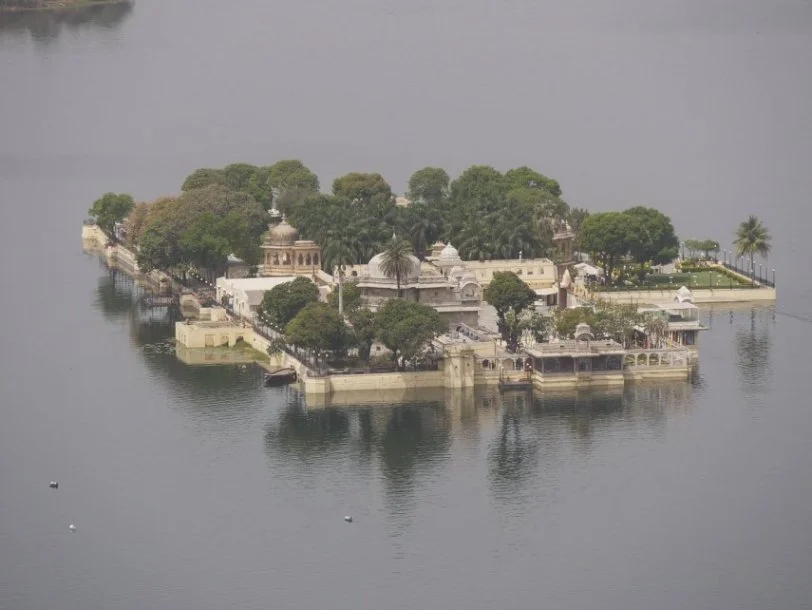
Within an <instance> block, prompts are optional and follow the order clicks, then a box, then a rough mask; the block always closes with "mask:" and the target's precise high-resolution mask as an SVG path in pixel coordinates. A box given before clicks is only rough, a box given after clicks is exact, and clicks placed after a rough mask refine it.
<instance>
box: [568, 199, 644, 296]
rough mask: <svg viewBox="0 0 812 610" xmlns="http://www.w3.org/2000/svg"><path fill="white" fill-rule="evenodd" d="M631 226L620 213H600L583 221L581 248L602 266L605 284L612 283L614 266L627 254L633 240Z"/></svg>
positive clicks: (626, 217)
mask: <svg viewBox="0 0 812 610" xmlns="http://www.w3.org/2000/svg"><path fill="white" fill-rule="evenodd" d="M633 224H634V223H633V222H631V220H630V217H629V216H628V215H626V214H623V213H621V212H601V213H600V214H593V215H591V216H588V217H587V218H586V220H584V224H583V226H582V227H581V235H580V243H581V246H582V247H583V248H585V249H586V250H587V251H589V252H591V253H592V255H593V257H594V258H595V259H596V260H598V261H599V262H600V263H601V264H602V265H603V267H604V270H605V272H606V282H607V284H611V283H612V273H613V271H614V270H615V265H616V264H617V263H618V261H619V260H620V258H621V257H623V256H626V255H627V254H628V253H629V250H630V248H631V244H632V240H633V239H634V229H635V228H634V226H632V225H633Z"/></svg>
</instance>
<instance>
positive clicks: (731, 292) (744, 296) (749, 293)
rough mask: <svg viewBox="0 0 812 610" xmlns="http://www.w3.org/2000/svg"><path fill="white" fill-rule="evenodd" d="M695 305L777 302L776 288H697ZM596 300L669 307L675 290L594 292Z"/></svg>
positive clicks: (693, 290) (692, 291)
mask: <svg viewBox="0 0 812 610" xmlns="http://www.w3.org/2000/svg"><path fill="white" fill-rule="evenodd" d="M691 294H692V295H693V300H694V303H696V304H697V305H699V304H703V303H750V302H764V301H775V300H776V291H775V288H769V287H767V286H762V287H760V288H733V289H729V288H728V289H725V288H718V289H717V288H705V289H702V288H696V289H692V290H691ZM592 296H593V297H594V298H596V299H601V300H604V301H611V302H613V303H632V304H638V303H639V304H649V305H667V304H668V303H673V302H674V291H673V290H630V291H617V292H594V293H593V294H592Z"/></svg>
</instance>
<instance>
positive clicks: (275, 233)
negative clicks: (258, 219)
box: [263, 216, 299, 246]
mask: <svg viewBox="0 0 812 610" xmlns="http://www.w3.org/2000/svg"><path fill="white" fill-rule="evenodd" d="M298 238H299V232H298V231H297V230H296V229H294V228H293V227H292V226H290V225H289V224H288V221H287V220H285V218H284V216H283V217H282V222H280V223H279V224H278V225H276V226H275V227H272V228H271V229H269V230H268V232H267V233H266V234H265V235H264V239H263V241H264V242H265V243H268V244H271V245H274V246H281V245H287V244H292V243H293V242H295V241H296V240H297V239H298Z"/></svg>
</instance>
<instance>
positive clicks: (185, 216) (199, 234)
mask: <svg viewBox="0 0 812 610" xmlns="http://www.w3.org/2000/svg"><path fill="white" fill-rule="evenodd" d="M135 218H137V219H138V224H139V225H140V227H141V229H142V233H141V235H140V236H137V237H134V240H135V244H136V245H137V246H138V253H137V259H138V265H139V266H140V267H141V269H142V270H144V271H150V270H152V269H171V268H176V267H182V266H184V265H187V266H188V265H194V266H196V267H198V268H199V269H201V270H202V271H211V272H213V273H218V272H219V271H221V269H220V268H219V267H220V266H221V265H222V264H225V260H226V257H227V256H228V254H232V253H233V254H234V255H236V256H238V257H240V258H242V259H243V260H245V261H246V262H247V263H248V264H255V263H256V262H257V261H258V259H259V240H260V236H261V235H262V233H263V232H264V231H265V228H266V224H265V215H264V213H263V210H262V207H261V206H260V205H259V204H258V203H257V202H256V200H254V198H253V197H251V196H250V195H248V194H247V193H244V192H241V191H232V190H230V189H229V188H227V187H225V186H223V185H219V184H210V185H209V186H206V187H203V188H200V189H191V190H187V191H185V192H183V193H182V194H181V196H180V197H177V198H163V199H161V200H159V201H157V202H155V203H153V204H152V205H151V206H149V209H147V210H146V211H144V210H141V209H138V210H137V216H135ZM223 252H225V255H223ZM208 265H212V266H208Z"/></svg>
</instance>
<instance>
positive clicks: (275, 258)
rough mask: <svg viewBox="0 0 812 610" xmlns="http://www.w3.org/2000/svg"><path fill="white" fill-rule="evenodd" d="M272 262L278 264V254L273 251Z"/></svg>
mask: <svg viewBox="0 0 812 610" xmlns="http://www.w3.org/2000/svg"><path fill="white" fill-rule="evenodd" d="M273 264H274V265H278V264H279V255H278V254H276V253H275V252H274V255H273Z"/></svg>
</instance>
